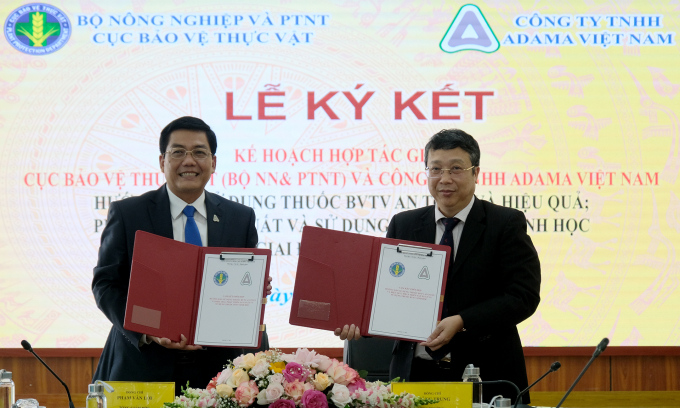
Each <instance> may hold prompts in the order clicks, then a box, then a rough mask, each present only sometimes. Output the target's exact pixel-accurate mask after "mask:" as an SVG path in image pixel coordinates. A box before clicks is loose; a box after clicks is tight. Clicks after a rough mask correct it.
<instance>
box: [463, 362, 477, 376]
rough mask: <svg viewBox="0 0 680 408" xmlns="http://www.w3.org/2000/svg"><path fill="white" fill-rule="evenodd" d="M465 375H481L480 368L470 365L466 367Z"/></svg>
mask: <svg viewBox="0 0 680 408" xmlns="http://www.w3.org/2000/svg"><path fill="white" fill-rule="evenodd" d="M463 375H479V367H475V366H473V365H472V364H468V365H467V367H465V371H464V372H463Z"/></svg>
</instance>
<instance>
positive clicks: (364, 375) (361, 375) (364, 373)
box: [358, 370, 368, 380]
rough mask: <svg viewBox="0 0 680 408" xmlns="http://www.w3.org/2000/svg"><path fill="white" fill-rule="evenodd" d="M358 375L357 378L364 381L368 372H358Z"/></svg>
mask: <svg viewBox="0 0 680 408" xmlns="http://www.w3.org/2000/svg"><path fill="white" fill-rule="evenodd" d="M358 373H359V377H361V378H363V379H364V380H365V379H366V377H368V371H366V370H359V371H358Z"/></svg>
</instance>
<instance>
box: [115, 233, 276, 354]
mask: <svg viewBox="0 0 680 408" xmlns="http://www.w3.org/2000/svg"><path fill="white" fill-rule="evenodd" d="M270 261H271V250H269V249H256V248H217V247H199V246H196V245H191V244H186V243H184V242H179V241H175V240H173V239H169V238H164V237H161V236H158V235H154V234H151V233H148V232H144V231H137V233H136V235H135V247H134V252H133V255H132V267H131V271H130V286H129V289H128V298H127V308H126V310H125V323H124V325H123V327H125V328H126V329H128V330H132V331H136V332H139V333H145V334H149V335H152V336H157V337H166V338H169V339H170V340H172V341H175V342H179V341H180V335H182V334H184V335H185V336H186V338H187V340H188V341H187V344H190V345H200V346H218V347H259V346H260V342H261V339H262V331H263V330H264V325H263V324H262V322H263V321H264V308H265V303H266V297H265V293H266V287H267V283H268V279H267V278H268V277H269V264H270Z"/></svg>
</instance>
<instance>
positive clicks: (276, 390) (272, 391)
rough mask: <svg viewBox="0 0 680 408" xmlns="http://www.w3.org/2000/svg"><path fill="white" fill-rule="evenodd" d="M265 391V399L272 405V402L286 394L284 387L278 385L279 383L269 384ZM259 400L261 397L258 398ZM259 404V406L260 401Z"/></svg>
mask: <svg viewBox="0 0 680 408" xmlns="http://www.w3.org/2000/svg"><path fill="white" fill-rule="evenodd" d="M263 391H264V394H265V399H266V401H267V404H271V403H272V402H274V401H276V400H277V399H279V398H281V396H282V395H283V393H284V390H283V385H281V384H277V383H272V384H269V386H268V387H267V388H266V389H264V390H263ZM258 398H259V396H258ZM258 404H259V400H258Z"/></svg>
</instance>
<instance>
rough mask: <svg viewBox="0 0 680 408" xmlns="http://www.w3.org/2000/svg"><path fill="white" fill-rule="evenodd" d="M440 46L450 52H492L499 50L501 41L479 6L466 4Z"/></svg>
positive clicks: (459, 11)
mask: <svg viewBox="0 0 680 408" xmlns="http://www.w3.org/2000/svg"><path fill="white" fill-rule="evenodd" d="M439 48H441V49H442V51H444V52H448V53H454V52H458V51H466V50H470V51H482V52H487V53H491V52H495V51H498V49H499V48H500V43H499V42H498V38H496V34H494V33H493V30H492V29H491V27H490V26H489V23H488V22H487V21H486V18H484V14H482V11H481V10H480V9H479V7H477V6H475V5H474V4H466V5H464V6H463V7H461V8H460V10H458V14H456V17H454V19H453V22H452V23H451V26H449V29H448V30H447V31H446V34H444V38H442V41H441V42H440V43H439Z"/></svg>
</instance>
